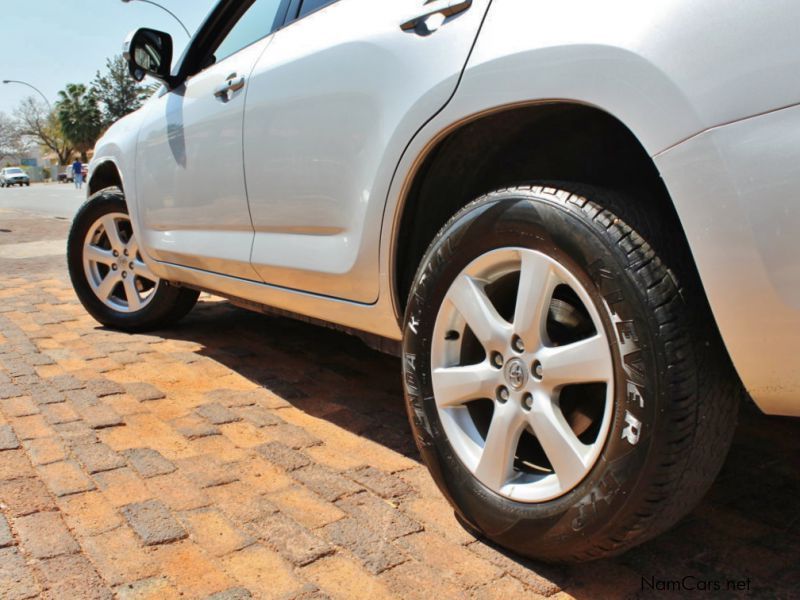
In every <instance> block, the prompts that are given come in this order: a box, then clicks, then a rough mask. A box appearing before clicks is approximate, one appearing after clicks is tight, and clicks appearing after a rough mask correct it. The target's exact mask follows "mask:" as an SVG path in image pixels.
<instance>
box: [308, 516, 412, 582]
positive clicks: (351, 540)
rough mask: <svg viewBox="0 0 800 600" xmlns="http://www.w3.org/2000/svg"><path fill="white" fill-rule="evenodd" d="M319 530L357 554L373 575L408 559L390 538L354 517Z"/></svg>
mask: <svg viewBox="0 0 800 600" xmlns="http://www.w3.org/2000/svg"><path fill="white" fill-rule="evenodd" d="M321 532H322V534H323V535H324V536H325V537H326V538H327V539H328V540H330V541H331V542H333V543H334V544H336V545H337V546H342V547H343V548H347V549H348V550H349V551H350V552H352V553H353V554H354V555H355V556H357V557H358V558H359V559H360V560H361V562H362V563H363V565H364V567H365V568H366V569H367V571H369V572H370V573H372V574H373V575H377V574H378V573H381V572H383V571H385V570H386V569H391V568H392V567H395V566H397V565H399V564H401V563H403V562H405V561H406V560H408V556H407V555H406V554H405V553H404V552H403V551H402V550H400V549H399V548H398V547H397V546H396V545H394V544H393V543H392V542H391V540H389V539H388V538H387V537H383V536H380V535H378V534H377V533H375V531H373V530H372V529H370V528H368V527H364V526H363V525H362V524H361V523H359V522H358V521H356V520H355V519H342V520H340V521H336V522H335V523H331V524H330V525H327V526H325V527H324V528H323V529H322V530H321Z"/></svg>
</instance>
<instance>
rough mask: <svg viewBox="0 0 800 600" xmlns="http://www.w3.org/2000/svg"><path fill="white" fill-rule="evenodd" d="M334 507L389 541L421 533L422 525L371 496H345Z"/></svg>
mask: <svg viewBox="0 0 800 600" xmlns="http://www.w3.org/2000/svg"><path fill="white" fill-rule="evenodd" d="M336 505H337V506H338V507H339V508H341V509H342V510H344V511H345V512H347V513H350V514H351V515H352V516H354V517H355V518H357V519H358V520H360V521H362V522H364V523H368V524H369V526H370V527H372V528H373V529H374V530H375V531H376V532H378V533H379V534H380V535H382V536H385V537H388V538H390V539H395V538H398V537H402V536H404V535H408V534H410V533H416V532H418V531H422V525H420V524H419V523H417V522H416V521H414V520H413V519H411V518H410V517H408V516H407V515H406V514H404V513H403V512H401V511H400V510H398V509H397V508H395V507H394V506H392V505H391V504H389V503H388V502H385V501H384V500H381V499H380V498H376V497H375V496H373V495H371V494H367V493H362V494H356V495H354V496H347V497H346V498H342V499H341V500H339V501H338V502H337V503H336Z"/></svg>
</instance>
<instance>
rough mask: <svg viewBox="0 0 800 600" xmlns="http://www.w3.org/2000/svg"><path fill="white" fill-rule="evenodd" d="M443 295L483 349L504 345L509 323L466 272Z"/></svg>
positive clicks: (497, 347)
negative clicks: (462, 318) (445, 294)
mask: <svg viewBox="0 0 800 600" xmlns="http://www.w3.org/2000/svg"><path fill="white" fill-rule="evenodd" d="M447 298H448V299H449V300H450V301H451V302H452V303H453V305H454V306H455V307H456V310H457V311H458V312H459V313H460V314H461V316H462V317H464V320H465V321H466V322H467V325H469V328H470V329H471V330H472V332H473V333H474V334H475V336H476V337H477V338H478V340H479V341H480V342H481V344H483V347H484V348H485V349H486V350H487V352H488V351H490V350H495V349H498V350H499V349H502V348H504V347H505V344H506V343H507V340H508V339H509V337H510V333H511V325H510V324H509V323H508V322H507V321H506V320H505V319H503V317H501V316H500V315H499V314H498V312H497V309H496V308H495V307H494V305H493V304H492V302H491V300H489V298H488V297H487V296H486V292H485V291H484V290H483V286H481V284H480V283H479V282H478V281H476V280H475V279H473V278H472V277H470V276H468V275H459V276H458V278H457V279H456V280H455V281H454V282H453V285H452V286H451V287H450V290H449V291H448V293H447Z"/></svg>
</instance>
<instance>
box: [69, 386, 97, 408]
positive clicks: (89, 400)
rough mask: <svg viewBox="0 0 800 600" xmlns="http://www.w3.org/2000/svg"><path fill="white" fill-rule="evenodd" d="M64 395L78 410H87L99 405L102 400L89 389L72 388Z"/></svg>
mask: <svg viewBox="0 0 800 600" xmlns="http://www.w3.org/2000/svg"><path fill="white" fill-rule="evenodd" d="M64 395H65V397H66V399H67V402H69V403H70V404H71V405H72V406H74V407H75V409H76V410H78V411H84V410H87V409H89V408H91V407H93V406H97V405H98V404H99V403H100V401H99V400H98V399H97V396H96V395H95V394H94V393H93V392H90V391H89V390H71V391H69V392H64Z"/></svg>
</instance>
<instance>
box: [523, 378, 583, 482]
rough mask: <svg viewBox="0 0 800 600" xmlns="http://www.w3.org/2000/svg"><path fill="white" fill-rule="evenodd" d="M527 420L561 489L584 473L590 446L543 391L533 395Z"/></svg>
mask: <svg viewBox="0 0 800 600" xmlns="http://www.w3.org/2000/svg"><path fill="white" fill-rule="evenodd" d="M528 422H529V423H530V425H531V428H532V429H533V433H534V435H536V438H537V439H538V440H539V443H540V444H541V445H542V449H543V450H544V452H545V454H546V455H547V458H548V459H549V460H550V464H551V465H553V470H554V471H555V473H556V476H557V477H558V479H559V482H560V483H561V486H562V487H563V488H565V489H568V488H569V487H572V486H573V485H574V484H575V483H576V482H577V481H578V480H579V479H581V478H582V477H583V476H584V474H585V473H586V469H587V468H588V464H587V458H588V455H589V453H590V451H591V448H590V447H589V446H586V445H585V444H584V443H583V442H581V441H580V440H579V439H578V437H577V436H576V435H575V433H574V432H573V431H572V429H571V428H570V426H569V423H567V420H566V419H565V418H564V415H563V413H562V412H561V409H560V408H558V406H556V405H555V404H554V403H553V401H552V399H551V398H550V396H548V395H547V394H543V393H539V394H536V395H535V396H534V400H533V408H532V409H531V411H530V413H529V415H528Z"/></svg>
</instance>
